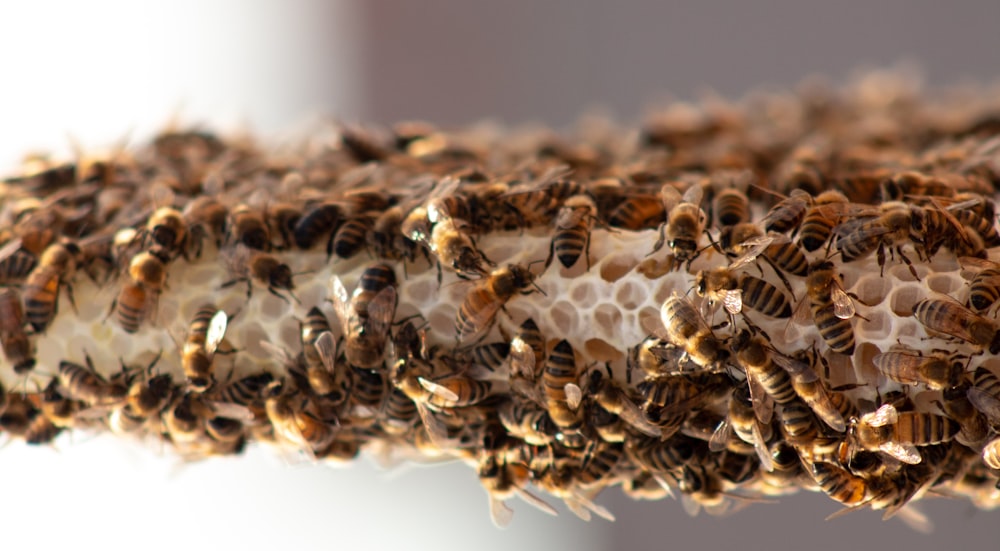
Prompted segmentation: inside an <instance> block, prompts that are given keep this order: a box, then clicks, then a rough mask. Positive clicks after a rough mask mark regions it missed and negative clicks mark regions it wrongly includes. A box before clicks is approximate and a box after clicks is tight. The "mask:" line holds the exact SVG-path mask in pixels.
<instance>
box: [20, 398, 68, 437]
mask: <svg viewBox="0 0 1000 551" xmlns="http://www.w3.org/2000/svg"><path fill="white" fill-rule="evenodd" d="M60 403H65V401H64V400H63V401H60ZM50 405H52V404H50ZM63 429H64V427H60V426H59V425H57V424H55V423H53V422H52V420H51V419H50V418H49V416H48V415H44V414H42V413H38V414H37V415H35V416H34V417H32V418H30V419H29V420H28V421H27V425H26V426H25V429H24V441H25V442H27V443H28V444H31V445H33V446H40V445H43V444H51V443H52V441H53V440H55V439H56V437H57V436H59V434H60V433H62V431H63Z"/></svg>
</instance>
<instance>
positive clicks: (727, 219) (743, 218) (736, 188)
mask: <svg viewBox="0 0 1000 551" xmlns="http://www.w3.org/2000/svg"><path fill="white" fill-rule="evenodd" d="M754 179H755V176H754V174H753V172H752V171H750V170H744V171H740V172H735V171H724V172H722V173H720V174H719V175H718V176H716V177H715V178H713V182H712V183H713V185H714V186H716V187H717V188H718V187H722V189H716V191H715V195H714V196H713V197H712V218H713V219H714V221H715V224H716V225H717V226H718V227H719V229H722V228H724V227H726V226H733V225H736V224H741V223H744V222H747V221H748V220H749V219H750V202H749V199H747V190H748V189H749V186H750V185H751V183H752V182H753V180H754Z"/></svg>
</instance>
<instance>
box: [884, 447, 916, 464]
mask: <svg viewBox="0 0 1000 551" xmlns="http://www.w3.org/2000/svg"><path fill="white" fill-rule="evenodd" d="M878 449H879V450H880V451H882V452H885V453H887V454H889V455H891V456H893V457H895V458H896V459H898V460H900V461H902V462H903V463H908V464H910V465H916V464H918V463H920V461H921V460H922V459H923V458H921V457H920V452H919V451H917V447H916V446H914V445H912V444H903V443H900V442H884V443H883V444H881V445H880V446H879V447H878Z"/></svg>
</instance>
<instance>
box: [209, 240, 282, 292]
mask: <svg viewBox="0 0 1000 551" xmlns="http://www.w3.org/2000/svg"><path fill="white" fill-rule="evenodd" d="M224 259H225V261H226V265H227V266H228V268H229V273H230V275H231V276H233V279H231V280H229V281H227V282H225V283H223V284H222V286H221V288H223V289H225V288H227V287H232V286H233V285H236V284H237V283H241V282H245V283H246V284H247V300H250V297H251V296H252V294H253V282H254V281H256V282H257V283H259V284H260V285H263V286H265V287H267V291H268V292H269V293H271V294H272V295H274V296H276V297H278V298H280V299H281V300H283V301H285V302H288V298H287V297H285V296H284V295H282V294H281V293H279V292H278V291H279V290H280V291H285V292H287V293H288V295H289V296H290V297H292V298H293V299H295V300H296V301H298V298H296V297H295V295H294V294H292V291H293V290H295V283H294V282H293V281H292V276H293V275H294V274H292V269H291V268H289V267H288V264H285V263H283V262H281V261H280V260H279V259H278V257H276V256H274V255H273V254H270V253H264V252H260V251H259V250H255V249H250V248H248V247H247V246H246V245H244V244H243V243H239V244H237V245H236V248H235V249H233V250H231V251H227V252H226V253H225V254H224Z"/></svg>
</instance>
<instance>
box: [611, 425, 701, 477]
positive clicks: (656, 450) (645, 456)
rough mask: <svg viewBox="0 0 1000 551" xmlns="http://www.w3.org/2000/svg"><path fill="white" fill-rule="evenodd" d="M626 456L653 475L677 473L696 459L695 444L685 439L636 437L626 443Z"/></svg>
mask: <svg viewBox="0 0 1000 551" xmlns="http://www.w3.org/2000/svg"><path fill="white" fill-rule="evenodd" d="M625 454H626V455H627V456H628V458H629V459H631V460H632V461H633V462H634V463H635V464H636V465H638V466H640V467H642V468H643V469H645V470H647V471H650V472H652V473H657V474H661V473H677V472H679V471H680V469H681V468H682V467H684V465H685V464H687V463H688V462H689V461H691V458H692V457H694V444H693V441H692V440H690V439H688V438H684V437H677V438H670V439H668V440H660V439H659V438H645V437H635V438H629V439H628V440H626V441H625ZM668 489H669V486H668Z"/></svg>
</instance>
